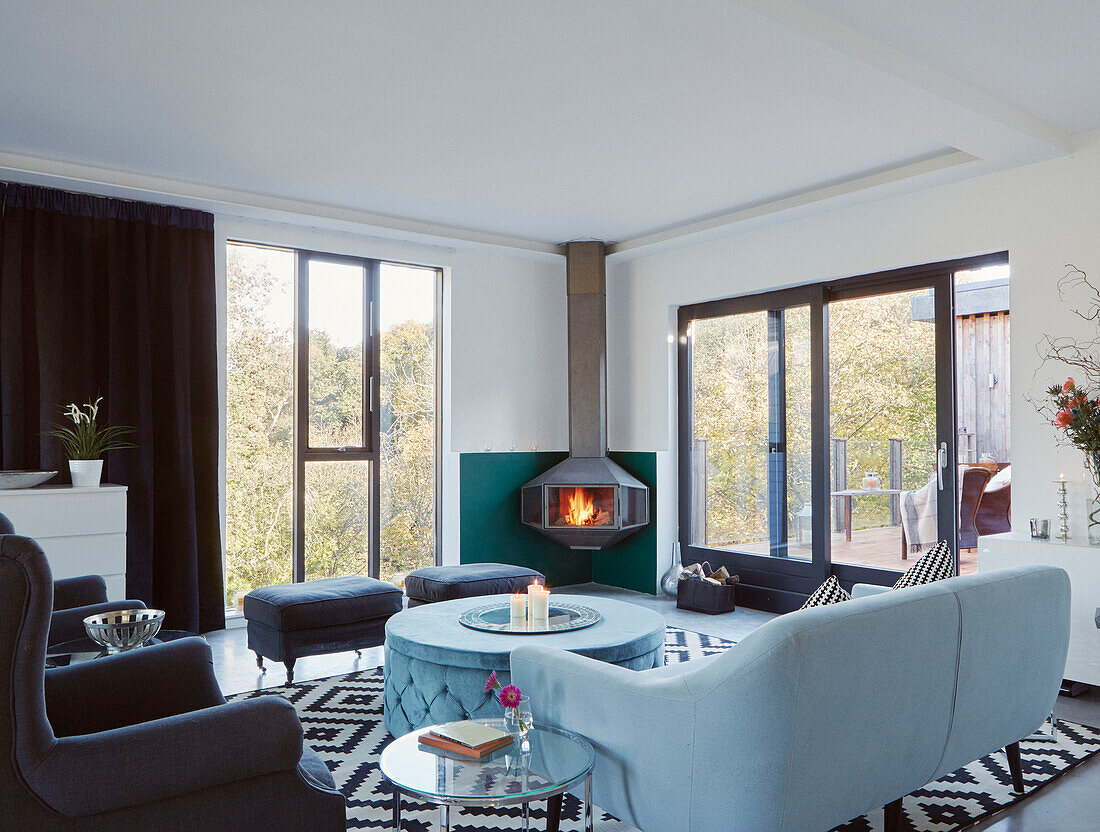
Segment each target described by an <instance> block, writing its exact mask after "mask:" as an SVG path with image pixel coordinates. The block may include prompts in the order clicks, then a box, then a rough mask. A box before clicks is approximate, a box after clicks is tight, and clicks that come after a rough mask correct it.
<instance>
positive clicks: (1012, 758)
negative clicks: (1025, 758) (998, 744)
mask: <svg viewBox="0 0 1100 832" xmlns="http://www.w3.org/2000/svg"><path fill="white" fill-rule="evenodd" d="M1005 756H1007V757H1008V771H1009V773H1010V774H1011V775H1012V788H1013V789H1014V790H1015V791H1017V792H1019V793H1020V794H1023V793H1024V770H1023V768H1022V767H1021V766H1020V743H1019V742H1014V743H1012V744H1011V745H1006V746H1005Z"/></svg>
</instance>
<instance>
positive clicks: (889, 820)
mask: <svg viewBox="0 0 1100 832" xmlns="http://www.w3.org/2000/svg"><path fill="white" fill-rule="evenodd" d="M901 801H902V798H900V797H899V798H898V799H897V800H895V801H893V802H891V803H887V804H886V805H885V806H884V807H883V808H882V812H883V815H884V818H885V821H886V822H885V824H884V827H883V828H884V829H885V830H886V832H901Z"/></svg>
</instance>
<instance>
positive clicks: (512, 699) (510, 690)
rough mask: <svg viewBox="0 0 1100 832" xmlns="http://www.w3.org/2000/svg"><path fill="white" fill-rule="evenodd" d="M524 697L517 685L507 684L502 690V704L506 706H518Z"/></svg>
mask: <svg viewBox="0 0 1100 832" xmlns="http://www.w3.org/2000/svg"><path fill="white" fill-rule="evenodd" d="M522 698H523V694H522V693H521V692H520V689H519V688H517V687H516V686H515V685H507V686H506V687H504V688H503V689H502V690H501V691H500V704H501V705H502V706H503V707H505V708H518V707H519V701H520V699H522Z"/></svg>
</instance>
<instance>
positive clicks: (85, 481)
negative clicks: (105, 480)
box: [69, 459, 103, 488]
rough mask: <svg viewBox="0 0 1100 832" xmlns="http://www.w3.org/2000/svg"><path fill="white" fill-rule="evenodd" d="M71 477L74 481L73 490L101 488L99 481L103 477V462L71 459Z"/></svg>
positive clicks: (99, 460) (100, 460)
mask: <svg viewBox="0 0 1100 832" xmlns="http://www.w3.org/2000/svg"><path fill="white" fill-rule="evenodd" d="M69 475H70V476H71V477H72V480H73V488H99V480H100V478H101V477H102V476H103V460H102V459H70V460H69Z"/></svg>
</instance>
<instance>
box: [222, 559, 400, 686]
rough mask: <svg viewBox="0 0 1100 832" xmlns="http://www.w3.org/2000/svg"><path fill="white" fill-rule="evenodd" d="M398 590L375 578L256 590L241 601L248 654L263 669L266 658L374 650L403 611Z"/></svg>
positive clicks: (290, 670)
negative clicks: (389, 622)
mask: <svg viewBox="0 0 1100 832" xmlns="http://www.w3.org/2000/svg"><path fill="white" fill-rule="evenodd" d="M401 597H402V596H401V590H400V589H398V588H397V587H396V586H394V585H393V584H388V583H386V582H384V581H376V580H375V579H374V578H360V577H352V578H322V579H321V580H319V581H304V582H302V583H297V584H281V585H279V586H265V587H261V588H260V589H254V590H252V591H251V592H250V593H248V594H247V595H246V596H244V617H245V619H246V620H247V621H248V649H249V650H252V651H253V652H255V653H256V664H257V665H258V666H259V668H260V669H261V670H266V668H265V667H264V661H263V660H264V657H265V656H266V657H267V658H269V659H273V660H274V661H277V662H282V663H283V664H285V665H286V680H287V682H293V681H294V662H295V660H297V659H300V658H301V657H302V656H316V655H319V654H321V653H338V652H340V651H341V650H355V651H356V652H358V651H359V650H361V649H363V648H364V647H377V646H379V645H380V644H382V643H383V642H384V641H385V640H386V621H387V619H389V617H390V616H391V615H393V614H394V613H398V612H401Z"/></svg>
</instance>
